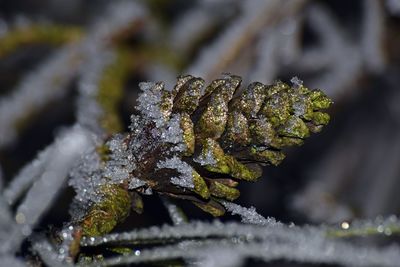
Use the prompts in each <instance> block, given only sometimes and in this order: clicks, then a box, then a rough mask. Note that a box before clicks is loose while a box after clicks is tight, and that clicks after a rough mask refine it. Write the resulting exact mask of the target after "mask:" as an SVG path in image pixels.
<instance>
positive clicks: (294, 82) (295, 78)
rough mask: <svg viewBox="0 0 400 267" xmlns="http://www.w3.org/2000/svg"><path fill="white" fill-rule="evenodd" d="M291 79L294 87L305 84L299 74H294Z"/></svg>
mask: <svg viewBox="0 0 400 267" xmlns="http://www.w3.org/2000/svg"><path fill="white" fill-rule="evenodd" d="M290 81H291V82H292V84H293V87H294V88H296V89H298V88H300V87H302V86H303V81H302V80H300V79H299V78H298V77H297V76H294V77H293V78H292V79H291V80H290Z"/></svg>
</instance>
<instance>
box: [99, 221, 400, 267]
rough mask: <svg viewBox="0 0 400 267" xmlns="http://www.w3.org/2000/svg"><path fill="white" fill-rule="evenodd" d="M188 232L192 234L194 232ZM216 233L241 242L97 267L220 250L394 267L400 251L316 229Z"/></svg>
mask: <svg viewBox="0 0 400 267" xmlns="http://www.w3.org/2000/svg"><path fill="white" fill-rule="evenodd" d="M201 226H202V227H199V229H197V230H201V231H202V232H203V233H205V234H210V231H212V229H210V228H215V225H212V224H211V225H210V224H201ZM181 228H182V226H180V227H179V228H176V229H173V231H175V232H176V233H179V232H181ZM155 230H156V229H155V228H153V229H149V231H150V232H154V231H155ZM187 230H188V229H186V231H187ZM192 230H196V228H194V229H192ZM218 230H219V231H218V232H217V231H215V233H217V234H218V233H219V234H221V232H225V233H226V232H228V231H229V232H231V233H233V232H237V233H238V232H239V233H241V234H243V236H242V238H237V237H234V238H232V239H223V240H211V239H208V240H202V241H201V240H200V241H184V242H180V243H178V244H176V245H171V246H164V247H157V248H154V249H148V250H141V251H136V252H135V253H133V254H131V255H125V256H120V257H115V258H111V259H106V260H104V261H103V262H102V263H101V264H102V265H101V266H113V265H117V264H118V265H119V264H128V263H140V262H149V261H159V260H167V259H177V258H183V259H189V260H190V259H192V260H193V259H197V260H198V261H199V262H200V263H201V259H204V258H209V257H215V258H218V257H219V255H220V253H219V251H221V250H222V251H226V250H229V251H230V252H231V254H234V255H238V256H240V257H241V258H246V257H254V258H258V259H261V260H264V261H266V262H268V261H271V260H277V259H286V260H293V261H298V262H309V263H329V264H344V265H351V266H376V265H379V266H395V265H396V264H397V262H398V261H399V260H400V254H399V252H400V251H399V248H398V247H396V246H391V247H386V248H382V249H376V248H373V247H360V246H355V245H351V244H348V243H344V242H337V241H335V240H332V239H328V238H326V236H325V234H324V231H322V230H321V229H317V228H309V227H305V228H298V227H292V228H288V227H282V226H273V225H270V226H266V227H260V226H249V225H238V224H225V225H223V224H220V226H219V227H218ZM181 233H182V232H181ZM96 264H99V263H96ZM200 266H202V265H200Z"/></svg>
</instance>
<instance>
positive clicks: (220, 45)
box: [187, 0, 305, 80]
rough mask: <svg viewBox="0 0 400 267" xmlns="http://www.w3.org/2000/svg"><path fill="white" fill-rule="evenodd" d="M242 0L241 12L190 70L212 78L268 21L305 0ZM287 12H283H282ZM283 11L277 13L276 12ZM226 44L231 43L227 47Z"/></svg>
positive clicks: (291, 9) (286, 14) (272, 21)
mask: <svg viewBox="0 0 400 267" xmlns="http://www.w3.org/2000/svg"><path fill="white" fill-rule="evenodd" d="M282 2H283V1H275V0H273V1H272V0H271V1H243V2H242V7H241V8H242V11H243V13H242V15H241V17H240V18H239V19H238V20H236V21H235V22H234V23H233V24H232V25H231V26H230V27H229V28H228V29H227V30H226V31H225V32H224V33H223V34H221V36H220V37H219V38H218V39H217V40H216V41H215V42H214V43H212V44H211V45H210V46H209V47H207V48H205V49H204V50H203V51H202V52H201V53H200V56H199V57H198V60H197V61H195V62H194V64H192V65H191V66H190V67H189V68H188V71H187V72H188V73H192V74H194V75H199V76H203V77H205V79H206V80H208V79H210V78H213V76H215V75H216V74H217V73H220V72H221V71H224V70H225V69H226V67H227V66H228V65H229V63H230V62H231V61H232V60H233V58H235V57H236V56H237V54H238V53H239V52H240V51H241V49H243V47H245V46H246V45H247V44H248V43H249V42H251V41H252V40H253V38H254V35H255V34H257V33H258V32H259V30H260V29H261V28H262V27H265V25H266V24H268V23H270V24H273V23H275V22H276V21H275V19H276V18H280V17H287V16H289V15H288V14H290V13H293V12H295V11H296V10H297V9H298V7H301V5H302V4H303V3H304V2H305V1H303V0H302V1H284V4H283V3H282ZM282 12H283V13H284V14H285V15H284V14H283V13H282ZM278 13H279V14H281V15H277V14H278ZM226 44H229V47H227V45H226Z"/></svg>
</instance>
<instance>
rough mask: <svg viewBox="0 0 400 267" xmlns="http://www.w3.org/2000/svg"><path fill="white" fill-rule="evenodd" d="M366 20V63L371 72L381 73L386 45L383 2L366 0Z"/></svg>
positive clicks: (364, 27)
mask: <svg viewBox="0 0 400 267" xmlns="http://www.w3.org/2000/svg"><path fill="white" fill-rule="evenodd" d="M363 7H364V8H363V10H364V12H363V13H364V19H363V23H362V29H361V32H362V40H361V47H362V49H363V53H364V57H363V59H364V61H365V63H366V65H367V67H368V69H369V70H370V71H373V72H380V71H382V70H383V68H384V66H385V55H384V49H383V46H384V44H383V43H382V41H383V40H384V38H383V37H384V36H385V22H384V21H385V19H384V11H383V7H382V4H381V2H379V1H374V0H366V1H364V2H363Z"/></svg>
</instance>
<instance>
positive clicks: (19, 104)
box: [0, 45, 81, 148]
mask: <svg viewBox="0 0 400 267" xmlns="http://www.w3.org/2000/svg"><path fill="white" fill-rule="evenodd" d="M77 52H78V51H77V47H76V46H75V45H68V46H66V47H64V48H62V49H61V50H60V51H58V52H56V53H55V54H54V55H53V56H51V57H50V58H49V59H48V60H46V61H45V62H43V63H42V64H41V65H40V67H38V68H37V69H36V70H34V71H32V72H31V73H29V74H28V75H27V76H26V77H25V78H24V79H23V80H22V81H21V82H20V83H19V86H18V87H17V88H16V89H14V90H13V91H12V92H11V94H9V95H8V96H6V97H4V98H1V99H0V125H1V127H0V148H2V147H4V146H5V145H7V144H9V143H11V142H13V141H14V140H15V138H16V137H17V124H18V123H19V122H20V121H21V120H22V119H25V118H27V117H28V116H30V115H31V113H32V112H34V111H36V110H38V109H40V108H42V107H43V106H44V105H45V104H47V103H48V102H50V101H54V100H55V99H59V98H61V97H63V95H64V94H65V89H66V88H67V87H66V85H67V83H68V82H69V81H70V80H71V78H72V77H73V76H74V75H75V74H76V73H77V69H78V66H79V64H80V63H81V59H80V58H79V56H78V53H77Z"/></svg>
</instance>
